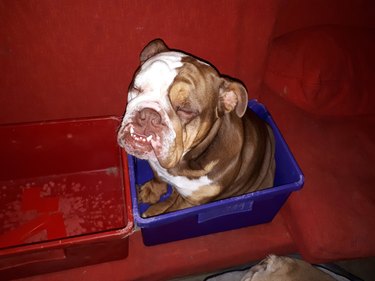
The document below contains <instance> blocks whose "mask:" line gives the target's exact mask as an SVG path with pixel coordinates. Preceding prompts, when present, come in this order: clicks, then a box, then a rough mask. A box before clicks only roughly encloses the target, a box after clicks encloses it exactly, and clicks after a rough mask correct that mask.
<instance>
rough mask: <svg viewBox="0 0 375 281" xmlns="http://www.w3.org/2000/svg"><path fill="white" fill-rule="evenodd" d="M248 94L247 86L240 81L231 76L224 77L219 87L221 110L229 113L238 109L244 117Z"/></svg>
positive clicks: (237, 112)
mask: <svg viewBox="0 0 375 281" xmlns="http://www.w3.org/2000/svg"><path fill="white" fill-rule="evenodd" d="M247 102H248V95H247V91H246V89H245V86H244V85H242V84H241V83H240V82H237V81H233V80H231V79H229V78H222V83H221V85H220V88H219V110H220V111H221V112H222V113H229V112H231V111H233V110H236V114H237V116H239V117H242V116H243V115H244V114H245V112H246V108H247Z"/></svg>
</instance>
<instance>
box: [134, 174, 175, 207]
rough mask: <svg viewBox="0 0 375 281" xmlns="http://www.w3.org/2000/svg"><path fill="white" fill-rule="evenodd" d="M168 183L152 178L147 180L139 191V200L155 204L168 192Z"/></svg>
mask: <svg viewBox="0 0 375 281" xmlns="http://www.w3.org/2000/svg"><path fill="white" fill-rule="evenodd" d="M167 189H168V188H167V184H166V183H164V182H158V181H155V180H151V181H149V182H146V183H145V184H144V185H143V186H142V187H141V188H140V190H139V192H138V200H139V202H141V203H146V204H155V203H156V202H158V201H159V200H160V197H161V196H162V195H163V194H165V193H166V192H167Z"/></svg>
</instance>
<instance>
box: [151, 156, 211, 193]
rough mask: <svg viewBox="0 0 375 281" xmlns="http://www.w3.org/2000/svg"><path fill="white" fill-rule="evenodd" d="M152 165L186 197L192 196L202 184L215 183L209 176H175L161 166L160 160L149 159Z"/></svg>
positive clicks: (159, 174)
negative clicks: (192, 177) (191, 177)
mask: <svg viewBox="0 0 375 281" xmlns="http://www.w3.org/2000/svg"><path fill="white" fill-rule="evenodd" d="M149 163H150V165H151V166H152V168H153V169H154V171H155V172H156V173H157V174H158V176H159V177H160V178H161V179H162V180H164V181H165V182H167V183H169V184H171V185H173V187H175V188H176V189H177V191H178V193H180V194H181V195H182V196H184V197H189V196H191V195H192V194H193V193H194V191H197V190H198V189H199V188H200V187H202V186H207V185H210V184H212V183H213V181H212V180H210V179H209V178H208V177H207V176H202V177H200V178H197V179H189V178H187V177H183V176H173V175H171V174H170V173H168V171H167V170H166V169H164V168H163V167H161V166H160V164H159V162H157V161H156V162H153V161H149Z"/></svg>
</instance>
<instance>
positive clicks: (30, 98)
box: [0, 0, 375, 280]
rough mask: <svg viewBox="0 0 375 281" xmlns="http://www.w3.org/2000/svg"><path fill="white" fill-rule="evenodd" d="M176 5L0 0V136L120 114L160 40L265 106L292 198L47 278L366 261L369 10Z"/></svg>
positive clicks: (134, 241) (135, 242) (35, 268)
mask: <svg viewBox="0 0 375 281" xmlns="http://www.w3.org/2000/svg"><path fill="white" fill-rule="evenodd" d="M185 2H186V3H185ZM185 2H183V1H151V2H150V1H116V0H113V1H105V2H103V1H89V2H86V1H68V0H66V1H60V2H54V1H52V2H51V1H1V2H0V35H1V36H0V48H1V51H0V59H1V65H2V66H1V68H0V72H1V73H0V77H1V78H0V107H1V111H0V124H4V123H14V122H30V121H38V120H50V119H62V118H77V117H87V116H100V115H119V116H120V115H121V114H122V113H123V110H124V106H125V100H126V89H127V86H128V84H129V81H130V79H131V76H132V75H133V72H134V70H135V69H136V67H137V65H138V54H139V52H140V50H141V49H142V47H143V46H144V45H145V44H146V43H147V42H148V41H150V40H151V39H154V38H157V37H160V38H163V39H164V40H165V41H166V42H167V43H168V44H169V45H170V46H171V47H173V48H178V49H183V50H186V51H188V52H190V53H193V54H196V55H198V56H200V57H202V58H205V59H207V60H208V61H210V62H212V63H213V64H214V65H215V66H217V68H218V69H219V70H220V71H221V72H222V73H225V74H229V75H231V76H233V77H236V78H239V79H241V80H242V81H243V82H244V83H245V84H246V86H247V88H248V90H249V95H250V97H251V98H258V99H259V100H260V101H261V102H262V103H264V104H265V105H266V106H267V108H268V109H269V111H270V112H271V114H272V115H273V118H274V119H275V121H276V123H277V124H278V126H279V127H280V129H281V131H282V133H283V135H284V137H285V139H286V141H287V142H288V144H289V146H290V148H291V150H292V152H293V153H294V155H295V157H296V159H297V161H298V162H299V164H300V165H301V168H302V170H303V172H304V174H305V178H306V179H305V186H304V188H303V189H302V190H301V191H300V192H296V193H295V194H293V195H292V196H291V197H290V198H289V199H288V201H287V203H286V204H285V206H284V207H283V208H282V210H281V212H280V214H278V215H277V216H276V218H275V219H274V221H273V222H271V223H269V224H265V225H260V226H255V227H249V228H245V229H240V230H235V231H229V232H224V233H218V234H214V235H209V236H205V237H199V238H195V239H189V240H186V241H179V242H174V243H169V244H165V245H159V246H154V247H149V248H147V247H145V246H143V245H142V241H141V239H140V233H139V232H138V233H135V234H133V235H132V236H131V237H130V247H129V256H128V258H127V259H125V260H119V261H114V262H108V263H102V264H98V265H93V266H87V267H82V268H76V269H71V270H67V271H61V272H56V273H51V274H48V275H44V278H45V280H67V279H68V278H71V279H77V276H80V277H82V278H85V280H104V279H106V280H166V279H168V278H172V277H175V276H183V275H188V274H196V273H200V272H207V271H213V270H218V269H220V268H225V267H230V266H235V265H239V264H245V263H247V262H250V261H254V260H256V259H260V258H263V257H264V256H265V255H267V254H269V253H276V254H289V253H295V252H299V253H301V254H302V256H303V257H304V258H305V259H307V260H308V261H311V262H323V261H335V260H342V259H352V258H361V257H368V256H374V255H375V243H374V242H373V239H372V238H371V237H374V236H375V216H374V214H375V192H374V189H373V186H374V183H373V182H374V181H375V176H374V175H375V173H374V162H375V134H374V128H375V116H374V111H373V108H374V106H375V103H374V97H375V93H374V86H373V81H375V76H374V74H375V70H374V69H375V68H374V65H375V59H374V53H373V50H374V40H375V38H374V29H373V28H375V14H374V11H375V5H374V4H373V1H371V0H367V1H365V0H363V1H356V0H334V1H324V0H310V1H298V0H281V1H277V0H275V1H263V0H252V1H240V0H238V1H224V0H223V1H216V0H215V1H204V3H202V1H185ZM45 269H46V266H45V265H43V263H41V264H31V265H26V266H25V267H24V268H23V269H22V270H21V271H18V273H17V274H19V275H27V274H29V273H38V272H43V271H45ZM51 270H52V269H51ZM38 278H39V277H38V276H37V277H30V278H29V280H39V279H38Z"/></svg>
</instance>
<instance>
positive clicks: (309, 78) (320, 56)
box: [265, 26, 375, 115]
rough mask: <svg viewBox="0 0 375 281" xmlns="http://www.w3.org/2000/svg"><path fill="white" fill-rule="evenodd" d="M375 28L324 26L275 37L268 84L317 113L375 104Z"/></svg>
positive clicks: (357, 110) (362, 109)
mask: <svg viewBox="0 0 375 281" xmlns="http://www.w3.org/2000/svg"><path fill="white" fill-rule="evenodd" d="M374 50H375V32H374V30H373V29H364V28H349V27H335V26H320V27H315V28H309V29H304V30H299V31H295V32H292V33H289V34H286V35H283V36H281V37H278V38H276V39H275V40H274V41H273V44H272V47H271V52H270V57H269V60H268V66H267V70H266V73H265V83H266V85H267V86H268V87H269V88H271V89H272V90H273V91H274V92H275V93H277V94H279V95H280V96H282V97H283V98H284V99H287V100H289V101H291V102H292V103H294V104H295V105H297V106H299V107H301V108H303V109H305V110H307V111H310V112H313V113H317V114H325V115H357V114H369V113H372V112H373V108H374V105H375V94H374V93H375V82H374V81H375V71H374V69H375V68H374V65H375V51H374Z"/></svg>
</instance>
